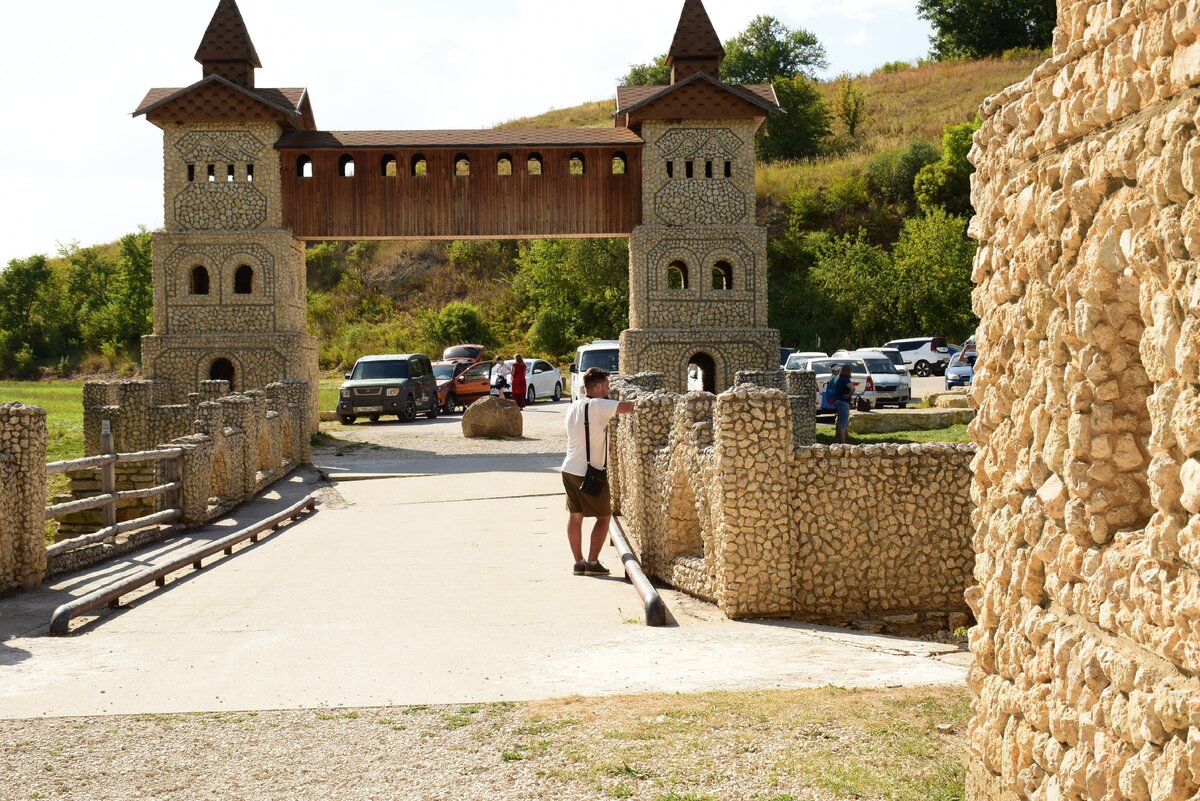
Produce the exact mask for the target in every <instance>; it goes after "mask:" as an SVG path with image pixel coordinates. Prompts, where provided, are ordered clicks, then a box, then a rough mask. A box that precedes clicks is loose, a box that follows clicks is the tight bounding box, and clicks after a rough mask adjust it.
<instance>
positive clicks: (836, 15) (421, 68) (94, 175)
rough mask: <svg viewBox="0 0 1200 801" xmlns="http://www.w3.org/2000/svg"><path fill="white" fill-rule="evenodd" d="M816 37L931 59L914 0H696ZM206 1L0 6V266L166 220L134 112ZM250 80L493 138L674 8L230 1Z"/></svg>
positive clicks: (739, 20)
mask: <svg viewBox="0 0 1200 801" xmlns="http://www.w3.org/2000/svg"><path fill="white" fill-rule="evenodd" d="M704 2H705V7H706V8H707V9H708V13H709V16H710V17H711V18H712V21H713V25H714V26H715V27H716V29H717V33H718V35H720V37H721V38H722V39H723V40H724V39H728V38H730V37H731V36H734V35H735V34H737V33H739V32H740V31H741V30H742V29H744V28H745V27H746V24H747V23H748V22H749V21H750V20H751V19H752V18H753V17H754V16H756V15H758V14H770V15H772V16H775V17H777V18H778V19H780V20H782V21H783V22H784V23H785V24H786V25H788V26H790V27H792V28H807V29H808V30H810V31H812V32H813V33H815V34H816V35H817V36H818V38H819V39H820V40H821V42H822V43H823V44H824V45H825V48H826V50H827V51H828V54H829V61H830V69H829V73H828V74H829V75H837V74H840V73H843V72H851V73H861V72H868V71H870V70H872V69H873V68H875V67H877V66H879V65H881V64H883V63H885V62H888V61H894V60H911V59H915V58H919V57H921V56H923V55H925V54H926V52H927V51H928V49H929V33H930V30H929V27H928V25H927V24H926V23H925V22H924V21H922V20H919V19H917V16H916V10H915V8H916V3H915V0H704ZM216 5H217V3H216V0H105V1H104V2H99V1H98V0H40V2H29V3H19V2H15V0H0V75H3V76H4V79H3V80H2V81H0V109H2V110H3V111H2V113H3V115H4V118H5V119H6V120H7V121H8V122H7V123H6V124H5V125H4V127H3V129H2V132H0V265H5V264H7V263H8V261H9V260H10V259H13V258H23V257H25V256H29V255H31V254H33V253H39V252H41V253H47V254H53V253H54V252H55V251H56V250H57V247H58V243H69V242H72V241H78V242H79V243H80V244H83V245H90V244H98V243H101V242H107V241H112V240H114V239H117V238H118V237H120V236H121V235H123V234H125V233H128V232H130V231H133V230H135V229H136V228H137V226H139V225H145V226H147V227H149V228H151V229H154V228H157V227H160V226H161V225H162V221H163V213H162V140H161V134H160V132H159V130H158V129H157V128H156V127H154V126H153V125H151V124H150V123H148V122H146V120H145V119H144V118H140V117H139V118H137V119H134V118H132V117H131V116H130V112H131V111H132V110H133V109H134V108H135V107H136V106H137V104H138V102H139V101H140V100H141V99H142V97H143V96H144V94H145V92H146V90H148V89H150V88H151V87H160V86H187V85H189V84H191V83H194V82H195V81H197V80H199V79H200V77H201V74H200V65H199V64H197V63H196V62H195V61H194V60H193V56H194V55H195V52H196V48H197V46H198V45H199V43H200V38H201V36H202V35H203V33H204V29H205V27H206V26H207V25H208V21H209V19H211V17H212V13H213V11H214V10H215V9H216ZM239 6H240V8H241V10H242V16H243V17H244V18H245V20H246V25H247V27H248V28H249V30H250V34H251V36H252V37H253V39H254V44H255V48H256V49H257V50H258V55H259V58H260V59H261V61H262V62H263V65H264V68H263V69H260V70H259V71H258V78H257V81H258V85H259V86H262V87H266V86H307V87H308V89H309V92H310V95H311V98H312V102H313V108H314V111H315V113H316V118H317V125H318V127H320V128H322V129H325V130H371V129H383V130H393V129H396V130H400V129H420V128H485V127H489V126H492V125H494V124H496V123H499V122H503V121H505V120H509V119H512V118H514V117H523V116H528V115H533V114H539V113H541V112H543V111H547V110H549V109H551V108H563V107H567V106H574V105H577V104H579V103H583V102H585V101H589V100H598V99H601V98H609V97H612V96H613V94H614V87H615V85H616V82H617V80H618V79H619V78H620V77H621V76H622V75H624V74H625V72H626V71H627V70H628V67H629V65H630V64H633V63H641V62H645V61H649V60H650V59H651V58H653V57H654V56H656V55H658V54H659V53H662V52H665V51H666V49H667V48H668V46H669V45H670V43H671V38H672V36H673V35H674V32H675V25H676V23H677V22H678V20H679V12H680V10H681V9H682V7H683V3H682V0H593V2H577V0H443V2H416V1H415V0H340V1H339V2H336V3H334V2H329V0H239Z"/></svg>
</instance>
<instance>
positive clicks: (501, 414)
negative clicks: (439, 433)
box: [462, 396, 525, 438]
mask: <svg viewBox="0 0 1200 801" xmlns="http://www.w3.org/2000/svg"><path fill="white" fill-rule="evenodd" d="M462 430H463V436H464V437H493V438H499V437H519V436H521V435H522V434H523V433H524V430H525V428H524V420H523V418H522V417H521V410H520V409H519V408H517V404H515V403H513V402H512V401H510V400H508V399H507V398H498V397H495V396H489V397H486V398H480V399H479V400H477V401H475V402H474V403H472V404H471V405H470V406H469V407H467V410H466V411H465V412H463V416H462Z"/></svg>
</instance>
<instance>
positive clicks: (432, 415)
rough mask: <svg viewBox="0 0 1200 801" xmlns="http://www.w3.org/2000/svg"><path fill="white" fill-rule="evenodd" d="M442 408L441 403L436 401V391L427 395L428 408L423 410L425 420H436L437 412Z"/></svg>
mask: <svg viewBox="0 0 1200 801" xmlns="http://www.w3.org/2000/svg"><path fill="white" fill-rule="evenodd" d="M441 410H442V404H441V403H440V402H439V401H438V396H437V393H436V392H434V393H432V394H430V396H429V409H428V410H427V411H426V412H425V419H426V420H436V419H437V416H438V412H440V411H441Z"/></svg>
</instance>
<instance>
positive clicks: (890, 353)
mask: <svg viewBox="0 0 1200 801" xmlns="http://www.w3.org/2000/svg"><path fill="white" fill-rule="evenodd" d="M858 352H859V353H870V352H875V353H879V354H882V355H883V356H886V357H887V359H888V361H890V362H891V363H892V365H893V366H894V367H895V368H896V375H897V376H898V377H899V379H900V382H899V383H900V388H899V389H900V394H901V395H902V397H903V400H901V399H900V398H897V399H896V406H897V407H898V408H901V409H903V408H904V407H905V406H907V405H908V402H909V401H911V400H912V373H910V372H909V371H908V367H906V366H905V364H904V356H902V355H901V353H900V351H898V350H896V349H895V348H859V350H858Z"/></svg>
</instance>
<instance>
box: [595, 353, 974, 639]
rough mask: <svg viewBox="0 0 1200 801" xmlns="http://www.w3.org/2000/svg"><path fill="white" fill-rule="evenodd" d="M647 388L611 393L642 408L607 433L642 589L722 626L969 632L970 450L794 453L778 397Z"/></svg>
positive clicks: (788, 418) (768, 379)
mask: <svg viewBox="0 0 1200 801" xmlns="http://www.w3.org/2000/svg"><path fill="white" fill-rule="evenodd" d="M809 376H810V378H811V374H809ZM758 377H759V378H760V379H761V380H762V381H763V383H777V384H778V383H783V384H785V385H787V384H791V383H798V384H801V385H803V384H805V383H807V384H808V385H809V386H810V387H811V382H804V381H803V380H802V379H797V378H793V377H792V375H791V374H788V375H778V374H776V373H763V374H761V375H760V376H758ZM638 378H640V377H638ZM646 386H648V387H649V388H648V389H646V388H642V387H639V386H637V385H636V384H635V382H626V381H617V382H614V384H613V395H614V397H620V398H622V399H632V400H636V401H637V404H638V406H637V412H636V413H635V414H633V415H629V416H627V417H622V418H620V422H619V423H618V425H617V430H616V442H617V456H616V458H615V459H614V460H613V467H612V477H613V485H614V495H615V497H616V498H619V511H620V514H621V517H622V521H623V524H624V527H625V529H626V532H627V533H628V534H629V538H630V541H631V544H632V545H633V547H634V550H635V551H637V553H638V555H639V558H640V559H641V561H642V564H643V567H644V568H645V569H646V571H647V572H648V573H650V574H652V575H655V576H658V577H659V578H661V579H663V580H665V581H668V582H670V583H671V584H672V585H674V586H675V587H678V588H679V589H682V590H684V591H685V592H688V593H690V594H692V595H695V596H697V597H699V598H702V599H704V600H708V601H711V602H714V603H716V604H718V605H719V606H720V608H721V609H722V610H723V611H724V612H725V613H726V614H727V615H729V616H730V617H771V616H783V617H802V618H805V619H810V620H817V621H824V622H837V623H844V622H859V623H861V624H863V625H867V626H871V627H872V628H875V629H876V630H882V631H888V632H889V633H914V632H916V631H918V630H928V629H931V628H942V629H944V628H945V627H946V626H947V625H953V626H955V627H957V626H958V625H965V623H966V622H968V619H967V616H966V614H965V612H966V605H965V602H964V601H963V598H962V595H963V591H964V590H965V589H966V587H967V585H968V584H969V583H970V581H971V567H972V562H973V559H972V550H971V528H970V519H969V516H970V499H969V490H968V487H969V481H970V474H969V471H968V466H969V463H970V460H971V458H972V455H973V454H974V450H975V449H974V447H973V446H956V445H938V444H934V445H920V446H865V447H845V446H834V447H829V446H805V447H796V446H795V444H794V439H793V435H792V425H793V420H794V413H793V408H792V404H793V400H794V399H793V398H791V397H789V396H788V395H785V394H784V393H783V392H782V391H780V390H779V389H776V388H765V387H759V386H754V385H752V384H748V383H744V384H739V385H738V386H737V387H735V388H734V389H733V390H729V391H727V392H725V393H722V394H721V395H719V396H713V395H711V394H708V393H704V392H692V393H688V394H686V395H682V396H680V395H675V394H673V393H669V392H665V391H663V390H662V389H661V388H660V385H657V384H652V383H648V382H647V383H646ZM807 402H808V404H809V406H808V407H807V408H808V409H809V410H811V409H812V408H813V405H814V403H815V396H810V397H809V398H808V401H807ZM809 419H811V412H810V415H809ZM831 507H832V508H831ZM914 555H920V556H921V557H922V558H921V559H919V560H914V559H913V556H914Z"/></svg>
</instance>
